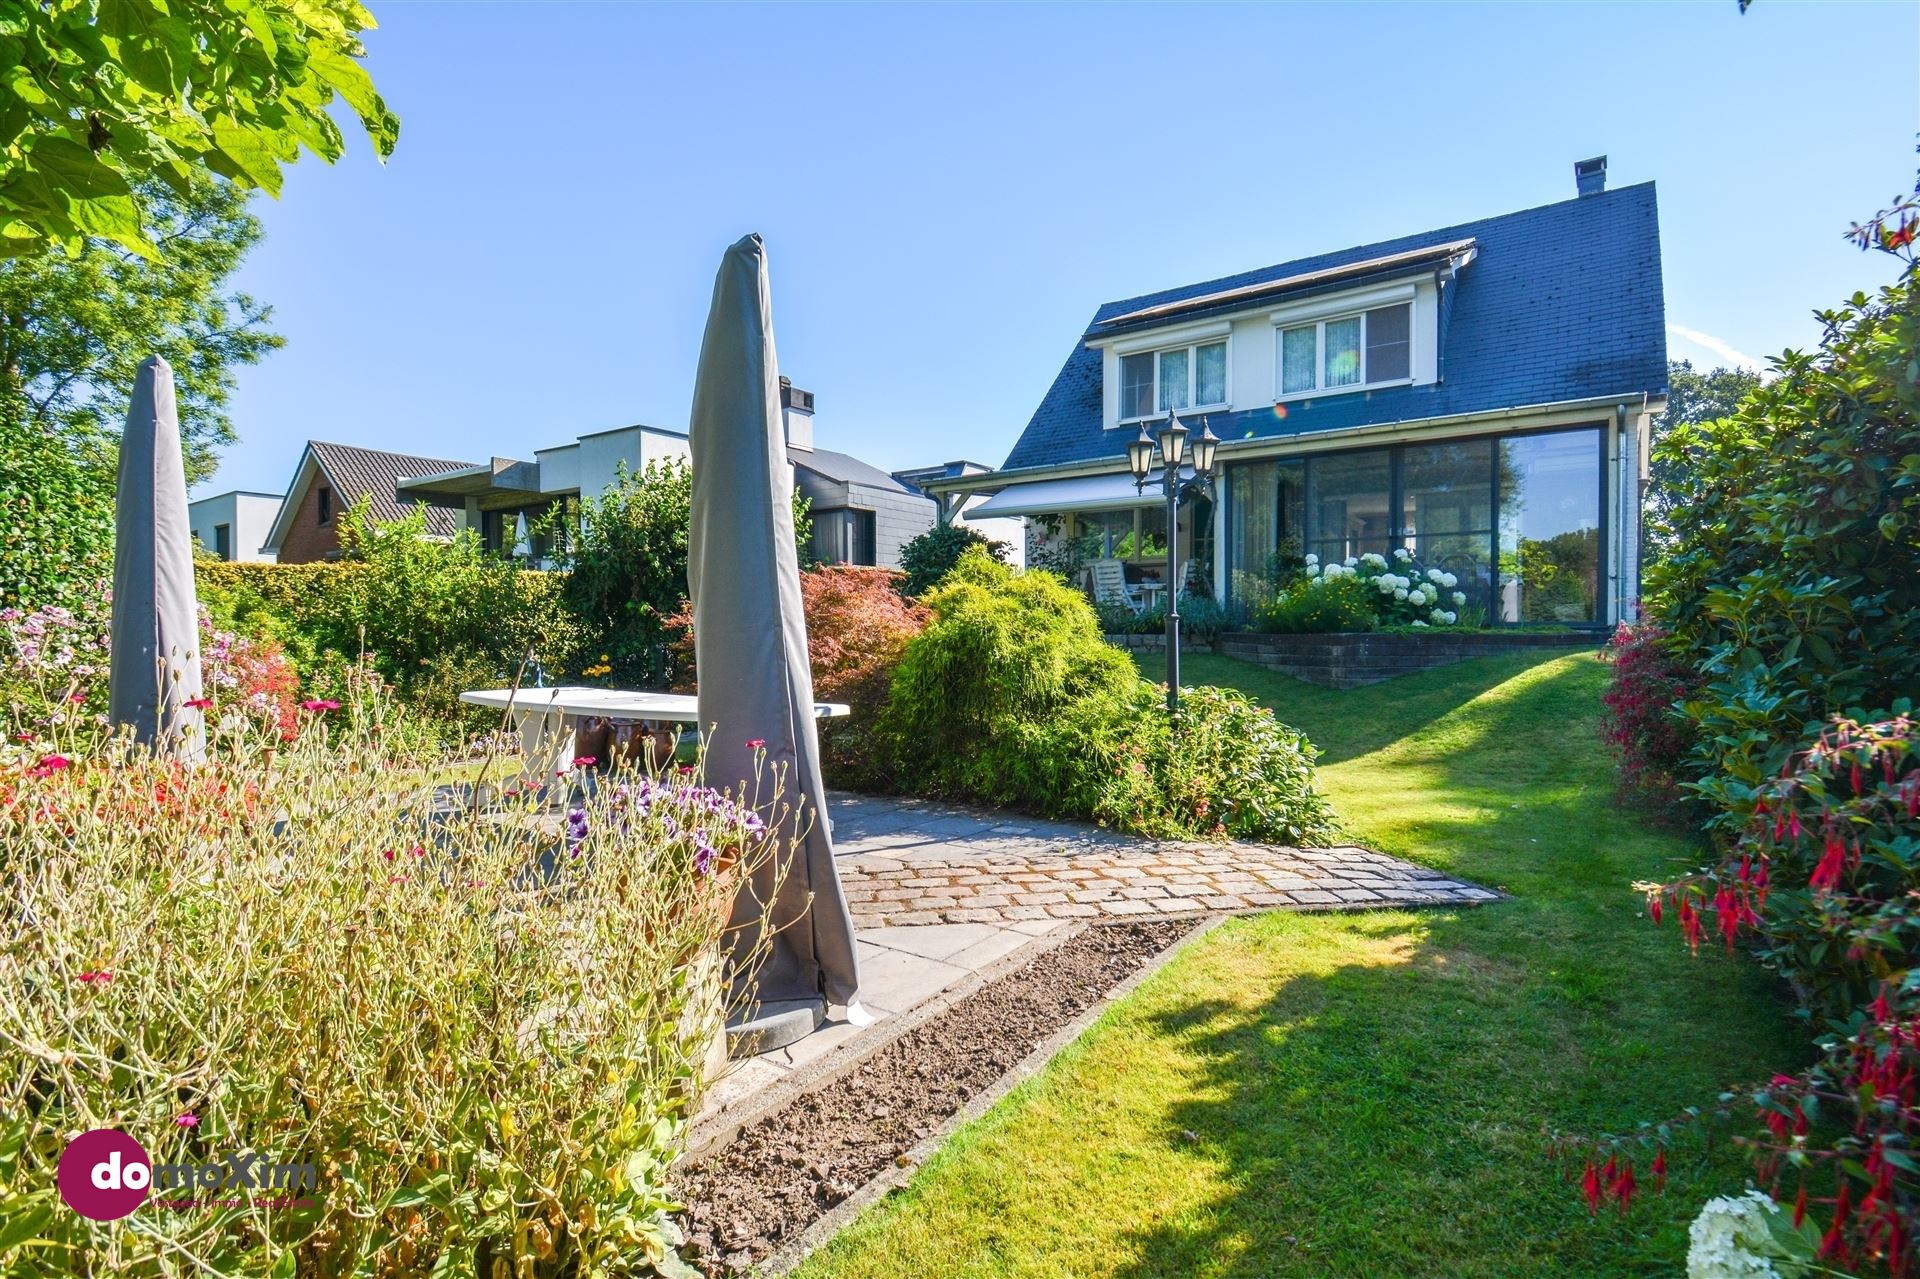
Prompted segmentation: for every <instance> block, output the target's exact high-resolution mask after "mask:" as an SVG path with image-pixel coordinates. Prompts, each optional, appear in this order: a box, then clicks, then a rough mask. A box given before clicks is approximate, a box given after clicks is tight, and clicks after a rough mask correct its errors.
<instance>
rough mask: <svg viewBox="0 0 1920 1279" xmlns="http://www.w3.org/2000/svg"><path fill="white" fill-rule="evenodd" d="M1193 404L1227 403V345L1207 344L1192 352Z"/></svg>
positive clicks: (1222, 343)
mask: <svg viewBox="0 0 1920 1279" xmlns="http://www.w3.org/2000/svg"><path fill="white" fill-rule="evenodd" d="M1193 402H1194V403H1195V404H1225V403H1226V402H1227V344H1226V343H1225V342H1209V343H1207V344H1206V345H1205V346H1198V347H1195V348H1194V350H1193Z"/></svg>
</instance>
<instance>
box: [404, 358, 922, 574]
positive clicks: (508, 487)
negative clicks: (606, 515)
mask: <svg viewBox="0 0 1920 1279" xmlns="http://www.w3.org/2000/svg"><path fill="white" fill-rule="evenodd" d="M780 400H781V409H782V413H783V416H784V418H785V422H786V432H787V456H788V460H789V461H790V462H792V464H793V468H794V483H795V485H796V486H797V487H798V488H799V489H800V490H801V492H803V493H804V494H805V495H806V497H807V499H808V501H809V503H810V508H809V511H810V515H811V517H812V520H813V552H814V554H815V556H816V557H818V558H819V559H822V560H827V561H829V562H834V563H852V564H881V565H887V566H890V567H896V568H897V567H898V566H899V563H900V547H901V545H902V544H904V543H905V542H906V541H907V540H908V539H910V538H912V537H914V536H915V535H917V534H919V533H924V532H925V531H926V530H928V529H930V528H932V527H933V522H934V509H935V507H934V502H933V500H932V499H930V498H928V497H926V496H924V495H923V494H920V493H916V492H914V491H913V490H912V489H910V488H908V487H907V486H906V485H904V484H901V483H900V482H899V481H898V480H896V479H894V478H893V477H892V476H890V475H888V474H887V473H886V472H885V471H881V470H878V469H876V468H874V467H871V466H868V465H867V464H866V463H865V462H862V461H860V460H859V459H857V458H853V457H849V456H847V455H846V454H845V453H835V452H832V451H830V450H827V449H816V448H815V447H814V446H813V396H812V395H811V394H809V393H808V392H806V391H802V390H799V389H797V388H795V387H794V386H792V384H791V383H789V382H788V381H787V379H786V378H781V379H780ZM687 456H688V447H687V437H686V435H685V433H683V432H680V431H668V430H663V429H661V428H659V427H653V426H625V427H619V428H617V429H615V430H611V431H599V432H596V433H594V434H592V435H582V436H580V437H579V438H578V439H576V440H574V441H572V442H571V443H568V444H561V445H557V446H555V447H553V448H550V449H540V450H537V451H536V452H535V453H534V455H533V460H532V461H530V462H522V461H516V460H514V459H513V458H503V457H496V458H494V459H493V460H492V461H490V462H487V463H484V464H481V465H478V466H462V467H458V468H457V469H442V470H439V471H438V472H436V473H434V474H421V475H417V476H416V475H405V476H402V477H401V478H400V480H399V482H398V485H397V490H398V494H399V496H400V497H401V498H402V499H404V500H409V501H412V500H418V501H424V502H428V503H431V504H433V505H434V506H436V507H439V508H442V511H443V513H444V514H445V515H447V516H448V517H449V518H456V517H457V519H458V522H459V524H460V526H461V527H468V528H474V529H477V530H479V532H480V536H481V539H482V540H483V541H484V542H485V543H486V545H487V546H488V547H490V548H492V549H494V550H497V551H502V552H512V551H514V550H515V548H516V547H519V546H521V542H520V537H519V529H520V528H521V526H522V522H523V521H524V522H525V525H526V527H527V529H528V534H529V536H528V538H527V541H526V544H525V548H524V550H523V552H522V553H524V554H526V555H527V556H528V558H530V559H532V560H533V561H534V562H535V563H540V562H543V561H545V560H546V559H547V558H548V552H549V547H548V546H547V543H546V539H545V538H544V537H543V536H542V535H541V534H540V533H539V532H538V527H539V524H540V522H541V520H542V517H544V516H546V515H547V514H548V513H549V512H551V511H552V510H553V509H554V508H555V507H556V506H559V507H561V508H562V509H564V510H568V511H571V510H573V509H576V508H577V505H578V503H579V501H580V499H581V498H582V497H598V496H599V495H600V494H601V493H603V492H605V491H606V489H607V486H608V485H610V484H612V483H613V482H614V481H615V479H616V478H618V476H619V468H620V466H621V464H622V463H624V464H625V465H626V467H627V469H628V470H629V471H639V470H641V469H643V468H645V467H646V466H648V465H649V464H651V463H654V462H660V461H665V460H667V459H669V458H684V457H687ZM572 518H573V517H572V516H571V515H569V520H571V519H572Z"/></svg>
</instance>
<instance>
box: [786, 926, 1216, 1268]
mask: <svg viewBox="0 0 1920 1279" xmlns="http://www.w3.org/2000/svg"><path fill="white" fill-rule="evenodd" d="M1245 914H1246V912H1236V913H1227V912H1216V913H1213V914H1208V915H1203V916H1200V917H1199V918H1198V919H1197V921H1196V922H1195V924H1194V926H1193V927H1192V928H1189V929H1188V930H1187V931H1186V932H1184V933H1182V934H1181V935H1180V936H1179V937H1178V938H1176V939H1175V940H1174V942H1173V943H1172V944H1171V945H1169V946H1167V947H1166V948H1165V949H1164V950H1162V951H1160V952H1159V953H1158V954H1157V955H1155V956H1153V958H1151V959H1149V960H1148V961H1147V962H1146V963H1145V964H1143V965H1141V967H1140V968H1139V969H1138V970H1136V971H1135V972H1134V973H1133V974H1132V975H1131V976H1129V977H1127V978H1125V979H1124V980H1122V981H1120V982H1119V983H1117V984H1116V985H1115V986H1114V987H1113V988H1112V989H1111V990H1108V991H1107V992H1106V993H1105V994H1103V995H1102V996H1101V997H1100V998H1099V999H1098V1000H1097V1001H1096V1002H1094V1003H1092V1004H1090V1005H1088V1006H1087V1007H1086V1008H1085V1009H1084V1010H1082V1011H1081V1013H1080V1014H1079V1015H1078V1016H1076V1017H1075V1018H1074V1019H1073V1020H1072V1021H1069V1022H1068V1023H1066V1024H1065V1025H1064V1026H1062V1027H1060V1028H1059V1029H1058V1030H1056V1031H1054V1032H1053V1033H1052V1034H1051V1035H1049V1036H1047V1037H1046V1038H1045V1039H1043V1040H1041V1041H1040V1042H1039V1043H1038V1044H1036V1045H1034V1047H1033V1050H1032V1051H1031V1052H1029V1053H1028V1054H1027V1055H1026V1056H1025V1057H1023V1058H1021V1059H1020V1060H1019V1061H1018V1062H1015V1063H1014V1064H1013V1065H1012V1066H1011V1067H1009V1068H1008V1069H1007V1070H1006V1072H1005V1073H1003V1074H1002V1075H1001V1076H1000V1077H999V1078H998V1079H996V1080H994V1082H993V1083H992V1084H990V1085H989V1086H988V1087H986V1088H984V1089H982V1090H981V1091H980V1092H979V1093H976V1094H975V1095H974V1096H973V1097H972V1098H971V1099H970V1100H968V1102H967V1104H966V1105H964V1106H962V1107H961V1108H960V1109H959V1110H956V1111H955V1112H954V1113H953V1114H951V1115H949V1116H948V1117H947V1118H946V1120H945V1122H943V1123H942V1124H940V1126H939V1127H937V1128H935V1129H934V1130H933V1131H932V1132H930V1133H928V1134H927V1135H926V1137H924V1138H923V1139H921V1141H920V1142H919V1143H918V1144H916V1145H915V1146H914V1147H913V1148H912V1149H910V1150H908V1151H907V1153H905V1154H904V1155H901V1156H900V1157H899V1159H898V1160H896V1161H895V1165H894V1166H893V1167H892V1168H889V1169H888V1170H887V1171H885V1172H883V1173H881V1174H880V1175H879V1176H877V1177H875V1178H874V1179H873V1180H871V1181H869V1182H867V1183H866V1184H865V1185H864V1186H861V1187H860V1188H859V1189H858V1190H856V1191H854V1192H853V1193H852V1194H851V1195H848V1196H847V1197H846V1198H845V1199H843V1200H841V1201H840V1202H839V1203H838V1204H836V1205H834V1207H833V1208H832V1209H830V1210H829V1211H828V1212H826V1213H825V1214H824V1215H822V1216H820V1217H818V1218H816V1219H815V1220H814V1221H813V1223H812V1224H811V1225H809V1226H808V1227H807V1228H806V1229H805V1230H802V1231H801V1232H800V1233H799V1234H798V1235H796V1236H795V1237H794V1238H793V1239H792V1240H791V1241H789V1242H787V1243H785V1244H783V1245H782V1246H781V1247H780V1248H778V1249H777V1250H775V1251H774V1253H773V1254H772V1255H771V1256H769V1257H768V1258H767V1259H766V1260H765V1261H763V1262H761V1263H760V1264H759V1266H758V1267H756V1270H755V1273H757V1274H760V1275H764V1276H768V1279H778V1277H779V1276H783V1275H787V1274H789V1273H791V1272H792V1271H793V1270H795V1269H796V1268H798V1267H799V1265H800V1264H801V1263H802V1262H803V1261H805V1260H806V1259H807V1258H808V1257H809V1256H811V1255H812V1254H813V1253H814V1252H815V1251H817V1250H818V1249H819V1248H821V1247H822V1246H823V1245H825V1244H826V1243H827V1242H828V1241H830V1240H831V1239H832V1238H833V1237H834V1236H835V1235H837V1234H839V1233H840V1231H841V1230H843V1229H845V1228H846V1227H847V1226H848V1225H850V1224H851V1223H852V1222H853V1220H854V1219H855V1218H856V1217H858V1216H860V1215H861V1214H862V1213H863V1212H865V1211H866V1210H867V1209H868V1208H870V1207H872V1206H873V1205H874V1204H876V1203H878V1202H879V1201H880V1200H881V1199H883V1198H885V1197H886V1196H887V1195H888V1194H889V1193H891V1192H892V1191H893V1190H895V1189H896V1188H898V1187H901V1186H904V1185H905V1184H906V1183H907V1182H908V1181H909V1180H911V1179H912V1177H913V1175H914V1174H915V1173H917V1172H918V1171H919V1170H920V1168H921V1167H922V1166H923V1165H924V1164H925V1163H926V1162H927V1161H928V1160H929V1159H931V1158H932V1157H933V1156H934V1154H935V1153H937V1152H938V1151H939V1150H940V1148H941V1147H942V1146H944V1145H946V1144H947V1142H948V1141H949V1140H951V1139H952V1137H953V1135H954V1134H955V1133H957V1132H959V1131H960V1129H961V1128H963V1127H965V1126H966V1125H968V1124H970V1123H972V1122H974V1121H975V1120H977V1119H979V1118H980V1117H981V1116H982V1115H984V1114H986V1113H987V1111H989V1110H991V1109H992V1108H993V1107H994V1106H995V1105H997V1104H999V1102H1000V1101H1001V1100H1002V1099H1003V1098H1005V1097H1006V1096H1007V1094H1009V1093H1011V1092H1012V1091H1013V1090H1014V1089H1015V1088H1017V1087H1019V1086H1020V1085H1021V1084H1023V1083H1025V1082H1026V1081H1027V1080H1029V1079H1032V1078H1033V1077H1035V1076H1036V1075H1038V1074H1039V1073H1040V1072H1041V1071H1042V1070H1044V1069H1046V1067H1047V1065H1048V1064H1049V1063H1050V1062H1052V1060H1053V1059H1054V1058H1055V1057H1056V1056H1058V1055H1059V1054H1060V1052H1061V1050H1062V1049H1064V1048H1066V1047H1067V1045H1069V1044H1071V1043H1072V1042H1073V1041H1074V1040H1076V1039H1078V1038H1079V1037H1080V1036H1081V1035H1083V1034H1084V1033H1086V1031H1087V1030H1088V1029H1089V1028H1091V1027H1092V1025H1093V1024H1094V1023H1095V1022H1096V1021H1098V1020H1100V1018H1101V1017H1103V1016H1105V1015H1106V1013H1107V1010H1108V1009H1109V1008H1111V1007H1113V1005H1114V1004H1116V1003H1118V1002H1119V1001H1120V1000H1122V999H1125V998H1126V997H1127V996H1128V995H1130V994H1132V993H1133V992H1134V991H1135V990H1136V989H1137V988H1138V987H1139V986H1140V985H1141V984H1142V983H1144V982H1145V981H1146V980H1147V979H1148V978H1149V977H1152V976H1153V975H1154V974H1155V973H1157V972H1159V971H1160V970H1161V969H1162V968H1164V967H1166V966H1167V965H1168V964H1169V963H1171V962H1173V959H1174V958H1175V956H1177V955H1179V954H1180V953H1181V952H1182V951H1184V950H1185V949H1186V948H1187V947H1188V946H1189V945H1191V944H1192V943H1193V942H1195V941H1198V940H1199V939H1200V938H1202V937H1204V936H1206V935H1207V934H1208V933H1210V932H1212V931H1213V930H1214V929H1215V928H1217V927H1219V926H1220V925H1221V924H1223V923H1225V922H1226V921H1227V920H1229V919H1235V918H1242V917H1245ZM1113 922H1120V921H1113ZM1088 926H1089V927H1093V926H1096V925H1088ZM1081 931H1082V930H1081V929H1078V928H1075V929H1065V930H1062V933H1061V934H1058V935H1056V934H1048V935H1046V936H1043V937H1040V938H1036V939H1035V940H1036V941H1046V942H1052V943H1053V945H1059V944H1061V943H1063V942H1065V941H1066V940H1067V938H1069V937H1072V936H1076V935H1078V934H1079V933H1080V932H1081ZM1050 949H1052V946H1046V947H1038V948H1036V947H1032V946H1023V947H1022V948H1021V949H1020V950H1017V951H1015V952H1014V953H1013V954H1012V955H1009V956H1007V960H1014V959H1019V960H1020V961H1021V962H1020V963H1018V964H1009V965H1007V968H1006V970H1005V971H1011V970H1012V969H1013V968H1019V967H1025V966H1026V964H1027V963H1029V962H1031V961H1032V959H1034V958H1037V957H1038V956H1039V955H1040V954H1041V953H1042V952H1043V951H1045V950H1050ZM1005 962H1006V961H1002V963H1005ZM1000 967H1001V965H999V964H996V965H995V968H996V969H999V968H1000ZM980 975H981V976H983V977H985V976H987V973H986V972H984V971H983V972H982V973H981V974H980ZM1004 975H1005V972H1004V971H996V972H993V973H992V977H994V978H997V977H1000V976H1004ZM984 984H985V982H984V981H982V982H978V983H974V984H973V986H972V987H971V988H970V989H969V990H967V991H966V992H965V993H968V994H970V993H972V990H973V989H978V988H979V986H981V985H984ZM950 993H952V994H953V995H954V997H955V999H957V998H959V997H960V994H961V992H959V991H958V990H957V988H956V990H955V991H954V992H950ZM938 1002H940V1001H931V1002H930V1003H929V1004H926V1005H922V1008H928V1009H930V1008H932V1006H933V1003H938ZM947 1002H948V1003H950V1002H952V1001H951V1000H949V1001H947ZM916 1011H918V1010H916ZM940 1011H944V1006H943V1007H942V1009H941V1010H940ZM918 1020H925V1019H924V1018H922V1019H918ZM916 1024H917V1021H916ZM908 1029H911V1026H902V1027H901V1030H902V1032H903V1033H904V1031H906V1030H908ZM896 1037H897V1036H889V1038H888V1041H887V1042H891V1040H892V1039H893V1038H896ZM879 1046H880V1045H876V1048H878V1047H879ZM870 1055H871V1053H862V1054H861V1058H862V1059H863V1060H864V1059H865V1058H866V1057H868V1056H870ZM851 1064H852V1065H858V1062H855V1063H851ZM843 1073H845V1072H844V1071H838V1070H836V1071H835V1072H834V1075H835V1077H838V1076H839V1075H840V1074H843ZM826 1082H829V1081H827V1080H821V1081H819V1082H818V1083H816V1084H815V1085H814V1087H819V1086H822V1085H824V1084H825V1083H826ZM811 1091H813V1088H805V1089H801V1090H798V1091H796V1092H795V1093H794V1095H795V1096H799V1095H800V1094H801V1093H802V1092H811Z"/></svg>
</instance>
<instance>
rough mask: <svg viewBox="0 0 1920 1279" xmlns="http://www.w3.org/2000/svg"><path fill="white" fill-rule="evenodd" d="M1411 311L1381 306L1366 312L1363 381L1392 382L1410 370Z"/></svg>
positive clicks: (1411, 362) (1411, 347)
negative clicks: (1364, 379)
mask: <svg viewBox="0 0 1920 1279" xmlns="http://www.w3.org/2000/svg"><path fill="white" fill-rule="evenodd" d="M1412 317H1413V309H1412V308H1411V307H1406V306H1383V307H1381V308H1379V309H1378V310H1375V311H1369V312H1367V381H1369V382H1392V381H1394V380H1395V379H1398V378H1404V377H1407V376H1409V375H1410V374H1411V371H1412V369H1413V343H1412V341H1411V339H1412V329H1413V325H1412Z"/></svg>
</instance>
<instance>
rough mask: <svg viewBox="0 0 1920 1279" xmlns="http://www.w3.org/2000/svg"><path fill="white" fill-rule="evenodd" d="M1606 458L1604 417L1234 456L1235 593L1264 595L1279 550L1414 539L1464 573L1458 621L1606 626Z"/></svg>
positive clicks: (1428, 557)
mask: <svg viewBox="0 0 1920 1279" xmlns="http://www.w3.org/2000/svg"><path fill="white" fill-rule="evenodd" d="M1605 460H1606V433H1605V431H1604V430H1603V429H1602V428H1600V427H1597V426H1595V427H1581V428H1577V429H1574V430H1564V431H1547V432H1538V433H1528V434H1521V435H1508V436H1499V437H1482V438H1478V439H1467V440H1445V441H1438V442H1434V443H1422V444H1403V445H1395V446H1391V447H1387V448H1376V449H1351V450H1345V451H1341V452H1335V453H1322V454H1313V455H1309V456H1306V457H1295V458H1286V459H1269V460H1264V461H1257V462H1242V463H1239V464H1237V465H1233V466H1229V467H1228V468H1227V471H1226V481H1225V484H1224V485H1223V488H1224V490H1225V493H1226V497H1227V521H1226V546H1225V548H1224V549H1225V552H1226V572H1227V591H1228V597H1229V598H1230V599H1236V600H1240V601H1242V602H1247V603H1256V602H1257V597H1258V596H1259V595H1260V594H1261V591H1262V586H1263V584H1264V583H1266V582H1269V581H1271V580H1272V578H1273V575H1274V574H1273V570H1274V568H1275V559H1276V557H1279V558H1282V559H1284V558H1285V557H1288V556H1292V555H1299V554H1304V553H1307V552H1311V553H1313V554H1316V555H1318V556H1319V557H1320V559H1321V560H1322V561H1323V562H1337V561H1343V560H1345V559H1347V558H1348V557H1349V556H1357V555H1363V554H1365V553H1367V552H1369V551H1372V552H1375V553H1377V554H1382V555H1387V554H1391V553H1392V552H1393V550H1394V549H1395V548H1397V547H1402V546H1404V547H1406V548H1407V549H1408V550H1410V551H1412V552H1413V553H1414V555H1415V556H1417V557H1418V558H1419V560H1420V562H1421V564H1422V565H1423V566H1426V567H1433V568H1440V569H1444V570H1445V571H1447V572H1449V573H1452V574H1454V575H1455V576H1456V577H1458V578H1459V579H1460V587H1459V589H1460V590H1462V591H1463V592H1465V593H1466V595H1467V604H1466V606H1465V608H1464V610H1463V612H1464V616H1463V617H1462V619H1461V620H1462V621H1467V622H1479V623H1496V624H1501V623H1504V624H1529V623H1531V624H1553V623H1559V624H1564V625H1576V626H1577V625H1594V624H1598V623H1599V622H1601V621H1602V620H1603V613H1602V610H1603V608H1604V604H1603V601H1602V599H1601V589H1600V588H1601V581H1602V575H1601V572H1600V564H1601V559H1602V556H1603V555H1604V553H1605V543H1606V532H1607V531H1606V528H1605V524H1604V520H1603V516H1602V512H1604V511H1605V509H1606V503H1605V500H1604V497H1605V495H1604V484H1605V475H1606V466H1605Z"/></svg>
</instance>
